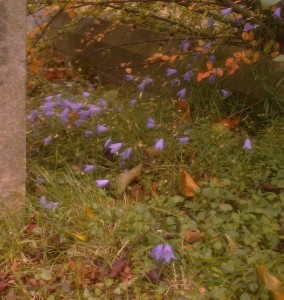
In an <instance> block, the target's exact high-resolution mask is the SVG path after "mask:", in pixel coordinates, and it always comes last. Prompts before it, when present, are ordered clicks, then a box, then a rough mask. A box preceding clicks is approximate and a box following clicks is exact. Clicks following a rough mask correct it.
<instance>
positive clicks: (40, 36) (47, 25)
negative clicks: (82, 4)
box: [33, 1, 70, 48]
mask: <svg viewBox="0 0 284 300" xmlns="http://www.w3.org/2000/svg"><path fill="white" fill-rule="evenodd" d="M69 2H70V1H67V2H66V3H64V5H63V6H62V7H61V8H60V9H59V11H58V12H57V13H56V14H55V15H53V16H52V18H51V19H50V20H49V21H48V23H47V24H46V26H45V27H44V28H43V29H42V31H41V34H40V35H39V37H38V38H37V40H36V41H35V43H34V44H33V48H35V47H36V45H37V44H38V42H39V41H40V40H41V38H42V37H43V36H44V34H45V33H46V30H47V29H48V28H49V26H50V24H51V23H52V22H53V21H54V20H55V19H56V18H57V17H58V16H59V15H60V14H61V13H62V12H63V11H64V9H65V7H66V6H67V5H68V4H69Z"/></svg>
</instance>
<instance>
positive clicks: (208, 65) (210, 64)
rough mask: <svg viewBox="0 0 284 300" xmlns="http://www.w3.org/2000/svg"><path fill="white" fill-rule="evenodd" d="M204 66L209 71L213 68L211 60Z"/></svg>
mask: <svg viewBox="0 0 284 300" xmlns="http://www.w3.org/2000/svg"><path fill="white" fill-rule="evenodd" d="M206 67H207V69H208V70H209V71H210V70H212V68H213V63H212V61H208V62H207V63H206Z"/></svg>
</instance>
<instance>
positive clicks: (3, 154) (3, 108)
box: [0, 0, 26, 215]
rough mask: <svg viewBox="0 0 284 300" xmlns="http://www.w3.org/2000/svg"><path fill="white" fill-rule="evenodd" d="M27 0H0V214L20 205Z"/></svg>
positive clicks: (23, 163)
mask: <svg viewBox="0 0 284 300" xmlns="http://www.w3.org/2000/svg"><path fill="white" fill-rule="evenodd" d="M25 63H26V0H0V215H1V214H2V212H3V211H6V210H5V208H8V209H11V210H12V211H18V210H19V209H21V208H22V207H23V203H24V198H25V177H26V125H25V124H26V122H25V119H26V117H25V100H26V94H25V86H26V78H25V73H26V71H25Z"/></svg>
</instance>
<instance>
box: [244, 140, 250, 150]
mask: <svg viewBox="0 0 284 300" xmlns="http://www.w3.org/2000/svg"><path fill="white" fill-rule="evenodd" d="M243 149H244V150H251V149H252V143H251V139H249V138H246V139H245V141H244V144H243Z"/></svg>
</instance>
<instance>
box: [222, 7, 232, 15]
mask: <svg viewBox="0 0 284 300" xmlns="http://www.w3.org/2000/svg"><path fill="white" fill-rule="evenodd" d="M232 11H233V9H232V7H228V8H225V9H222V10H221V14H222V15H224V17H228V16H229V14H230V13H231V12H232Z"/></svg>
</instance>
